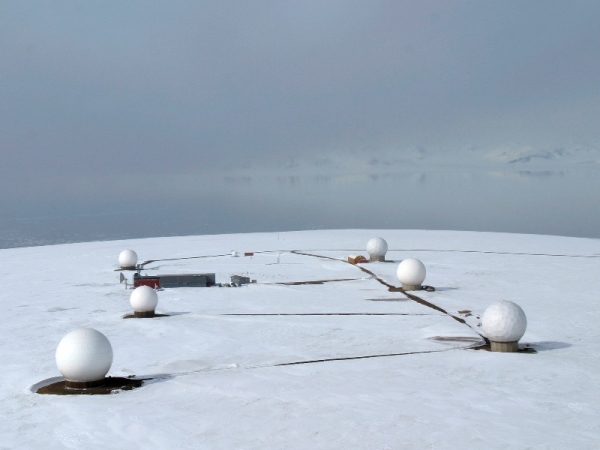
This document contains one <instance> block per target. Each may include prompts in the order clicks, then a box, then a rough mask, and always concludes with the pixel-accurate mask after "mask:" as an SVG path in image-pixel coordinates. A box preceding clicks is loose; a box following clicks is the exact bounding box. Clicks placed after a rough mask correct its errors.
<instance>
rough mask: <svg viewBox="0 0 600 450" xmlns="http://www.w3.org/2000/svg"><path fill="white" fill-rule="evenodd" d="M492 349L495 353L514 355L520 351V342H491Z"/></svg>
mask: <svg viewBox="0 0 600 450" xmlns="http://www.w3.org/2000/svg"><path fill="white" fill-rule="evenodd" d="M490 344H491V345H490V349H491V350H492V351H493V352H502V353H513V352H518V351H519V342H518V341H513V342H494V341H491V342H490Z"/></svg>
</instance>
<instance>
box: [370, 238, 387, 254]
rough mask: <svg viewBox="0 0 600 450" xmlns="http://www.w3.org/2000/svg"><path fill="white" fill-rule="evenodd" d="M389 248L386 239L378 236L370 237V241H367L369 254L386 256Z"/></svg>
mask: <svg viewBox="0 0 600 450" xmlns="http://www.w3.org/2000/svg"><path fill="white" fill-rule="evenodd" d="M387 250H388V245H387V242H385V239H383V238H380V237H376V238H373V239H370V240H369V242H367V253H368V254H369V255H375V256H385V254H386V253H387Z"/></svg>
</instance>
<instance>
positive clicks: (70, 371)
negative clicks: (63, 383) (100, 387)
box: [56, 328, 113, 382]
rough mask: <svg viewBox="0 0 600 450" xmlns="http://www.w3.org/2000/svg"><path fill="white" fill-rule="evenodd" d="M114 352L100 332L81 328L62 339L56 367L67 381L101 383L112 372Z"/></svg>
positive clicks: (57, 348) (58, 349)
mask: <svg viewBox="0 0 600 450" xmlns="http://www.w3.org/2000/svg"><path fill="white" fill-rule="evenodd" d="M112 360H113V351H112V347H111V345H110V342H109V341H108V339H107V338H106V336H104V335H103V334H102V333H100V332H99V331H96V330H94V329H92V328H79V329H78V330H75V331H71V332H70V333H69V334H67V335H66V336H65V337H63V338H62V339H61V341H60V342H59V344H58V347H56V365H57V366H58V370H60V373H61V374H62V375H63V377H65V378H66V379H67V381H78V382H82V381H85V382H88V381H99V380H102V379H103V378H104V376H105V375H106V374H107V373H108V371H109V370H110V366H111V364H112Z"/></svg>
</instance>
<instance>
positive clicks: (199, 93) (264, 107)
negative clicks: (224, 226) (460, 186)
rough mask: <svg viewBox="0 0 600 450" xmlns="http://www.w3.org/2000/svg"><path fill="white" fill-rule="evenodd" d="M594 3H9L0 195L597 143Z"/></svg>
mask: <svg viewBox="0 0 600 450" xmlns="http://www.w3.org/2000/svg"><path fill="white" fill-rule="evenodd" d="M599 18H600V2H598V1H596V0H591V1H552V0H544V1H523V0H519V1H510V0H502V1H484V0H475V1H450V0H444V1H424V0H414V1H400V0H390V1H376V0H365V1H356V0H344V1H336V0H330V1H323V0H321V1H310V0H298V1H244V0H240V1H223V0H219V1H169V2H153V1H133V0H128V1H101V2H82V1H21V0H15V1H7V0H0V152H1V156H2V159H1V161H0V188H1V189H2V203H1V204H0V206H2V207H4V208H5V210H6V208H8V207H9V206H10V205H12V204H13V203H14V202H16V201H19V202H25V203H27V204H28V205H35V203H36V202H43V201H46V199H47V198H48V197H50V196H52V197H54V198H56V197H58V198H65V199H73V198H78V200H79V201H85V200H86V196H88V195H89V196H90V199H91V198H92V197H93V195H92V194H91V193H92V192H97V191H100V192H101V191H102V190H103V189H106V187H107V186H108V185H114V184H115V177H120V176H124V174H127V176H130V177H132V179H135V180H136V181H135V183H136V185H138V186H139V184H143V185H146V186H149V185H151V184H152V180H153V179H154V178H155V177H157V176H163V177H170V178H168V179H170V180H177V177H178V176H180V175H181V174H185V175H186V176H190V174H191V175H198V176H202V175H203V174H206V173H215V172H218V171H220V170H221V169H222V168H223V167H225V166H227V165H228V164H234V165H240V166H243V165H244V164H245V163H247V162H249V161H250V162H258V163H264V164H269V163H272V162H273V161H284V160H286V159H289V158H298V157H300V158H302V157H307V158H310V157H314V156H319V155H326V154H328V153H329V152H342V153H343V152H345V151H354V150H360V151H367V152H369V151H373V152H376V151H378V150H380V149H383V148H385V149H388V150H389V149H392V150H393V151H397V152H398V153H402V152H406V151H410V150H411V149H414V148H426V149H443V151H445V152H452V151H453V149H462V148H464V147H466V146H473V147H476V148H483V149H493V148H495V147H501V146H504V145H509V144H517V145H523V146H540V147H553V146H564V145H569V144H574V145H597V144H598V143H599V142H600V123H599V122H600V119H599V118H600V82H599V80H600V26H599V25H598V19H599ZM144 180H146V183H144ZM173 182H174V183H176V181H173ZM122 187H123V185H120V187H119V188H122ZM77 192H79V194H78V193H77ZM135 192H136V193H137V194H140V195H141V193H140V191H139V189H138V190H136V191H135ZM113 194H114V192H113Z"/></svg>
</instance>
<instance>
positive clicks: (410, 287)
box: [402, 284, 423, 291]
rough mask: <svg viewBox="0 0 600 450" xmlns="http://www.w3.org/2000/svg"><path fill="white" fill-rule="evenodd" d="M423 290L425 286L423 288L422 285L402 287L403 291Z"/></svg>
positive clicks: (405, 285) (404, 285)
mask: <svg viewBox="0 0 600 450" xmlns="http://www.w3.org/2000/svg"><path fill="white" fill-rule="evenodd" d="M421 289H423V286H421V285H420V284H403V285H402V290H403V291H420V290H421Z"/></svg>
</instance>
